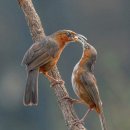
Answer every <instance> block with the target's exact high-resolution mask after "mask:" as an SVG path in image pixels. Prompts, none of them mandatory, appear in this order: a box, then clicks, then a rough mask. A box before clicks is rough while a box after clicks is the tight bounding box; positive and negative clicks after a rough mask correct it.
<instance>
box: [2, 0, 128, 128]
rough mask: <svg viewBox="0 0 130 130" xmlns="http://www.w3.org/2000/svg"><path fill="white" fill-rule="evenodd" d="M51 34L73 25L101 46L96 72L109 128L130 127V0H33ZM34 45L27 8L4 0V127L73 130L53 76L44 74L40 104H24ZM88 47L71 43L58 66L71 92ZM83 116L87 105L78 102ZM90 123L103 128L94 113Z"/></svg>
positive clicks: (40, 78)
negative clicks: (27, 61) (28, 54)
mask: <svg viewBox="0 0 130 130" xmlns="http://www.w3.org/2000/svg"><path fill="white" fill-rule="evenodd" d="M33 3H34V5H35V8H36V10H37V12H38V14H39V16H40V18H41V21H42V23H43V25H44V29H45V32H46V34H47V35H48V34H51V33H53V32H55V31H57V30H59V29H71V30H74V31H76V32H78V33H81V34H83V35H85V36H86V37H87V38H88V41H89V42H90V43H91V44H92V45H93V46H94V47H95V48H96V49H97V52H98V58H97V62H96V66H95V76H96V78H97V81H98V86H99V91H100V95H101V98H102V101H103V106H104V112H105V116H106V120H107V125H108V129H109V130H130V60H129V55H130V51H129V49H130V7H129V5H130V1H129V0H33ZM31 44H32V39H31V36H30V33H29V29H28V26H27V23H26V21H25V18H24V15H23V12H22V11H21V9H20V8H19V6H18V3H17V1H16V0H8V1H6V0H0V60H1V62H0V130H67V127H66V126H65V123H64V120H63V117H62V113H61V111H60V109H59V107H58V104H57V101H56V97H55V95H54V92H53V90H52V89H51V88H50V84H49V82H48V80H47V79H46V78H45V77H43V76H42V75H40V77H39V105H38V107H25V106H23V103H22V98H23V94H24V89H25V84H26V71H25V67H23V66H21V60H22V58H23V55H24V53H25V51H26V50H27V49H28V48H29V47H30V45H31ZM81 54H82V47H80V46H79V45H77V44H73V43H71V44H70V45H68V46H67V47H66V48H65V50H64V52H63V53H62V56H61V59H60V61H59V63H58V67H59V70H60V73H61V75H62V78H63V79H64V80H65V82H66V86H67V90H68V91H69V94H70V95H71V96H72V97H73V98H76V96H75V94H74V92H73V90H72V87H71V80H70V79H71V73H72V70H73V67H74V65H75V64H76V63H77V62H78V60H79V59H80V57H81ZM75 109H76V111H77V113H78V115H79V117H80V118H81V117H82V116H83V114H84V113H85V111H86V106H83V105H75ZM85 126H86V127H87V128H88V130H95V129H97V130H100V129H101V126H100V122H99V118H98V116H97V114H96V113H95V112H91V113H90V114H89V115H88V117H87V120H86V121H85Z"/></svg>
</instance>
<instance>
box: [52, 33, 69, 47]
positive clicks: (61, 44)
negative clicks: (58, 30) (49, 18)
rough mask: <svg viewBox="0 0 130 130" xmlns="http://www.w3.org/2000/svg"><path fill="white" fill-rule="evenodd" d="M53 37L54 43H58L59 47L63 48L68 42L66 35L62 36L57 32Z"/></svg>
mask: <svg viewBox="0 0 130 130" xmlns="http://www.w3.org/2000/svg"><path fill="white" fill-rule="evenodd" d="M54 39H55V41H56V43H57V44H58V46H59V48H60V49H64V47H65V46H66V45H67V44H68V42H67V41H68V39H67V38H66V37H63V36H62V35H60V34H58V35H56V36H54Z"/></svg>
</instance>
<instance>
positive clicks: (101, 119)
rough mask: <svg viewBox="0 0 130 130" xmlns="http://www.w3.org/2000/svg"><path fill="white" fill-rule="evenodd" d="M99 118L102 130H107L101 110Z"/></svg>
mask: <svg viewBox="0 0 130 130" xmlns="http://www.w3.org/2000/svg"><path fill="white" fill-rule="evenodd" d="M99 118H100V122H101V127H102V130H107V126H106V120H105V116H104V113H103V110H101V111H100V113H99Z"/></svg>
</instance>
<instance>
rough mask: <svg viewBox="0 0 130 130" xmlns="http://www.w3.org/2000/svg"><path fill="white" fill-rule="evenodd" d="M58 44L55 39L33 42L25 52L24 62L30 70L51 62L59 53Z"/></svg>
mask: <svg viewBox="0 0 130 130" xmlns="http://www.w3.org/2000/svg"><path fill="white" fill-rule="evenodd" d="M57 51H58V46H57V44H56V43H55V42H54V41H53V40H44V41H42V42H40V43H35V44H33V45H32V46H31V47H30V48H29V50H28V51H27V52H26V53H25V55H24V58H23V61H22V63H24V64H26V65H27V66H28V67H29V70H31V69H34V68H37V67H40V66H42V65H44V64H47V63H48V62H50V61H51V60H52V59H53V58H54V57H55V56H56V54H57Z"/></svg>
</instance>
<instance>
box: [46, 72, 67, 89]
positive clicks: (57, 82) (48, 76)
mask: <svg viewBox="0 0 130 130" xmlns="http://www.w3.org/2000/svg"><path fill="white" fill-rule="evenodd" d="M44 74H45V76H46V77H47V78H48V80H49V81H50V82H51V86H52V87H54V86H55V85H56V84H64V81H63V80H57V79H54V78H53V77H51V76H50V75H48V73H44Z"/></svg>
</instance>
